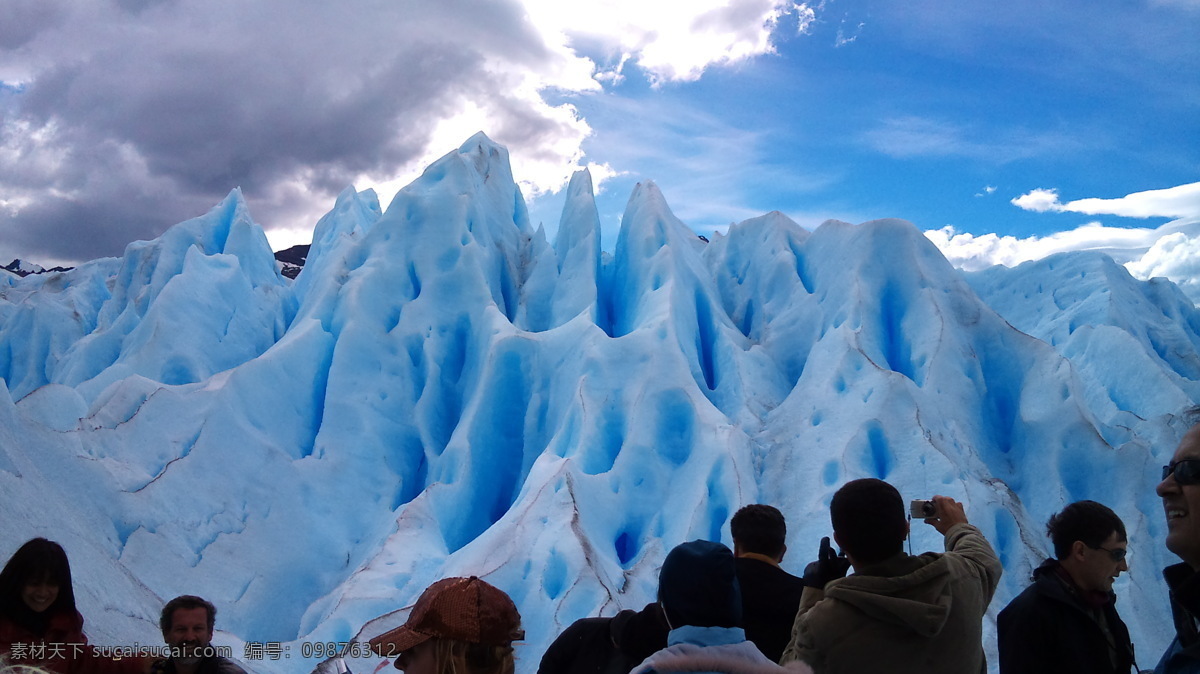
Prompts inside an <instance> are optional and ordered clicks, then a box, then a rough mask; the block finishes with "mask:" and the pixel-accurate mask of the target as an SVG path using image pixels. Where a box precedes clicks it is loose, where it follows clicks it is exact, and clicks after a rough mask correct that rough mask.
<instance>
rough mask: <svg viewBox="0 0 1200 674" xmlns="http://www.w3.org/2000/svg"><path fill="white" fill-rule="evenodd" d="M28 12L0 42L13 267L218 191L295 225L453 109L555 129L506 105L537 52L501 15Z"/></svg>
mask: <svg viewBox="0 0 1200 674" xmlns="http://www.w3.org/2000/svg"><path fill="white" fill-rule="evenodd" d="M42 4H43V3H37V2H31V3H26V2H24V1H23V0H22V2H21V3H19V5H18V6H19V8H21V11H22V12H23V13H21V14H20V19H21V21H20V25H19V26H15V25H9V24H8V23H7V20H6V22H5V28H4V29H3V32H2V33H0V39H2V40H4V41H5V42H3V43H2V44H0V79H3V78H4V77H6V75H5V73H14V72H16V73H25V75H26V77H25V78H24V79H23V86H24V89H23V91H21V92H20V93H18V94H16V95H15V96H11V98H12V99H13V100H15V105H7V106H5V107H4V108H0V114H3V115H4V117H2V118H0V159H3V160H4V161H2V162H0V241H3V242H5V243H4V246H5V248H6V249H8V248H15V247H17V246H20V247H21V250H22V251H28V252H27V256H29V257H31V258H36V257H37V256H47V257H52V258H55V259H68V260H69V259H75V260H79V259H87V258H90V257H95V256H98V255H115V254H119V253H120V251H121V249H123V247H124V245H125V244H126V243H128V242H129V241H131V240H134V239H136V238H147V237H152V236H156V235H157V234H158V233H160V232H161V231H162V230H163V229H165V228H166V227H167V226H169V225H171V224H173V223H174V222H177V221H179V220H182V219H185V218H187V217H192V216H194V215H198V214H200V213H202V212H204V211H205V210H207V208H208V207H210V206H212V205H213V204H215V203H216V202H217V201H218V200H220V199H221V198H222V197H224V196H225V194H226V193H227V192H228V191H229V190H230V189H231V188H233V187H236V186H241V187H242V188H243V190H244V192H245V194H246V196H247V199H248V201H249V202H250V205H251V211H252V213H253V214H254V217H255V218H256V219H257V220H258V221H260V222H262V223H264V225H266V226H271V225H288V226H297V225H306V226H311V224H312V223H311V222H309V223H297V222H291V221H287V220H288V219H289V218H295V217H302V216H304V215H308V214H310V213H311V211H310V210H308V209H310V208H312V207H315V205H316V204H317V203H318V202H321V201H322V200H323V199H327V200H328V204H327V205H332V197H333V195H335V194H336V193H337V192H338V191H340V190H341V189H343V188H344V187H345V186H346V185H348V184H350V183H351V182H352V181H353V180H354V179H355V177H356V176H359V175H361V174H364V173H368V174H372V175H379V176H387V175H391V174H393V173H394V172H396V171H397V170H398V169H399V168H400V167H402V166H403V165H404V164H405V163H406V162H411V161H413V160H414V159H416V158H418V157H420V156H421V155H422V154H423V153H424V152H425V151H426V149H427V145H428V142H429V139H430V134H431V133H432V131H433V130H434V128H435V126H436V123H437V122H438V121H439V120H441V119H445V118H447V117H449V116H452V115H453V114H454V113H455V112H456V111H458V110H459V109H461V108H462V107H463V106H464V104H465V103H467V102H474V103H476V104H480V105H484V106H486V107H487V108H488V110H489V111H491V113H492V114H493V115H494V116H497V119H495V120H494V122H495V124H496V125H497V127H500V128H502V129H509V130H510V131H511V133H512V134H513V135H515V136H519V137H521V138H522V139H525V138H531V139H534V141H535V142H534V145H535V146H536V139H537V138H538V137H539V136H540V137H542V138H544V139H550V138H555V137H557V135H558V134H559V133H561V129H560V128H558V127H559V126H560V125H561V121H559V120H555V119H552V118H550V117H548V116H547V115H545V114H543V112H542V111H541V110H540V109H538V108H537V107H536V106H533V105H531V104H530V103H529V102H528V101H527V100H524V99H522V98H520V97H519V96H518V95H517V94H515V93H514V90H515V89H516V85H517V84H518V80H519V76H518V75H516V74H514V73H519V72H522V71H527V70H532V69H537V68H540V67H543V66H542V64H544V63H545V62H546V61H548V60H549V59H550V58H551V55H550V54H549V53H547V52H546V50H545V47H544V46H543V44H542V42H541V40H540V38H539V36H538V35H537V34H536V33H535V32H534V31H533V29H532V28H531V27H530V26H529V25H528V24H527V22H525V20H524V17H523V13H522V11H521V8H520V7H519V6H518V5H517V4H516V3H515V2H498V1H495V0H453V1H442V2H436V3H430V2H394V1H386V2H385V1H380V2H370V1H366V0H364V1H363V2H356V3H350V4H345V3H326V2H303V3H301V2H290V1H289V2H284V1H283V0H265V1H260V2H254V3H248V4H247V3H241V2H221V1H219V0H218V1H217V2H199V1H195V0H162V1H157V2H156V1H153V0H122V1H119V2H116V3H115V4H108V3H92V4H91V6H85V7H83V8H79V7H75V8H72V9H70V10H65V9H57V8H58V7H65V6H59V5H53V4H50V3H45V4H44V6H45V7H47V8H48V9H46V10H45V11H39V10H38V9H37V8H38V7H39V6H42ZM63 45H71V48H70V49H63ZM16 46H20V47H21V48H20V49H17V50H14V47H16ZM7 77H9V78H10V80H12V79H14V78H15V76H14V75H11V74H10V75H7ZM488 131H489V132H490V133H493V134H494V135H495V134H497V132H496V131H495V130H488ZM447 149H449V148H447ZM298 185H300V186H303V187H306V188H307V189H306V190H304V189H299V187H298ZM298 201H299V202H304V201H308V202H311V203H298Z"/></svg>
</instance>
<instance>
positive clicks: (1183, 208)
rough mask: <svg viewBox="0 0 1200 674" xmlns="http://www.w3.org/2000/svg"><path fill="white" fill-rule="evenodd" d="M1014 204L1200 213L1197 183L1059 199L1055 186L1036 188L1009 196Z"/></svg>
mask: <svg viewBox="0 0 1200 674" xmlns="http://www.w3.org/2000/svg"><path fill="white" fill-rule="evenodd" d="M1012 203H1013V205H1014V206H1018V207H1020V208H1023V209H1025V210H1027V211H1035V212H1037V213H1045V212H1047V211H1053V212H1057V213H1083V214H1086V215H1119V216H1121V217H1126V218H1156V217H1161V218H1186V217H1191V216H1200V183H1190V184H1187V185H1179V186H1177V187H1169V188H1167V189H1162V190H1147V191H1145V192H1135V193H1133V194H1130V195H1127V196H1124V197H1120V198H1118V199H1097V198H1090V199H1077V200H1075V201H1069V202H1067V203H1065V204H1064V203H1060V202H1059V200H1058V190H1055V189H1043V188H1038V189H1035V190H1032V191H1030V192H1028V193H1026V194H1022V195H1021V196H1019V197H1017V198H1015V199H1013V200H1012Z"/></svg>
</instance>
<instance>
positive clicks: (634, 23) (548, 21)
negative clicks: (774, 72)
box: [524, 0, 816, 84]
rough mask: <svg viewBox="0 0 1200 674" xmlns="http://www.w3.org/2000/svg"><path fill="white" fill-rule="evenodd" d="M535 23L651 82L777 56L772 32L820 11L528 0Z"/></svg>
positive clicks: (721, 1) (701, 1) (710, 3)
mask: <svg viewBox="0 0 1200 674" xmlns="http://www.w3.org/2000/svg"><path fill="white" fill-rule="evenodd" d="M524 5H525V8H526V10H527V11H528V13H529V19H530V21H531V22H532V23H533V24H534V25H535V26H537V28H538V30H539V32H540V33H541V34H542V35H543V36H544V37H547V38H549V39H551V40H553V41H554V42H557V43H560V44H564V45H565V44H570V45H571V46H572V48H573V49H575V50H576V51H579V52H580V53H585V52H586V53H595V54H596V55H597V58H599V59H602V60H603V59H604V58H607V59H608V60H609V61H612V62H615V63H617V64H618V65H617V66H616V67H615V69H611V70H610V69H608V68H604V67H601V68H600V70H602V71H607V73H608V74H606V75H605V76H604V77H606V78H612V77H614V74H615V75H619V74H620V72H621V68H622V67H623V66H624V64H625V63H626V62H628V61H629V60H631V59H632V60H636V61H637V63H638V65H639V66H640V67H641V68H642V69H644V70H645V71H646V72H647V73H648V75H649V77H650V79H651V81H652V82H653V83H656V84H662V83H664V82H670V81H691V80H696V79H699V78H700V76H701V75H702V74H703V73H704V71H705V70H706V69H707V68H709V67H711V66H713V65H722V64H731V63H736V62H738V61H742V60H745V59H748V58H752V57H755V56H759V55H762V54H770V53H773V52H774V46H773V44H772V40H771V37H772V33H773V32H774V31H775V29H776V28H777V27H778V25H779V22H780V20H781V19H782V18H783V17H784V16H787V15H789V14H795V15H796V16H797V17H798V19H799V25H800V32H801V33H803V32H805V31H806V30H807V28H808V26H809V25H810V24H811V23H812V22H813V21H814V20H815V18H816V15H815V11H814V10H813V8H812V7H810V6H808V5H807V4H803V3H795V2H792V1H790V0H692V1H691V2H687V3H666V2H645V0H593V1H592V2H586V3H575V2H562V0H524Z"/></svg>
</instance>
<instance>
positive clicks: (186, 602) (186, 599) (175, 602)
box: [158, 594, 217, 639]
mask: <svg viewBox="0 0 1200 674" xmlns="http://www.w3.org/2000/svg"><path fill="white" fill-rule="evenodd" d="M193 608H202V609H204V610H205V611H206V612H208V631H209V632H211V631H213V627H214V626H215V625H216V624H217V607H216V606H213V605H212V602H210V601H208V600H207V599H204V598H202V597H197V596H196V595H193V594H185V595H181V596H179V597H175V598H174V599H172V600H171V601H169V602H167V605H166V606H164V607H163V609H162V615H160V616H159V617H158V627H159V629H161V630H162V633H163V638H164V639H166V638H167V633H168V632H170V631H171V625H172V623H173V622H174V619H175V611H177V610H179V609H185V610H186V609H193Z"/></svg>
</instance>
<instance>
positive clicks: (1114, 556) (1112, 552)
mask: <svg viewBox="0 0 1200 674" xmlns="http://www.w3.org/2000/svg"><path fill="white" fill-rule="evenodd" d="M1084 545H1087V543H1084ZM1088 547H1089V548H1092V546H1090V545H1088ZM1092 549H1093V550H1103V551H1105V552H1107V553H1108V558H1109V559H1111V560H1113V561H1114V562H1119V561H1121V560H1122V559H1125V555H1127V554H1129V551H1128V550H1126V549H1125V548H1099V547H1097V548H1092Z"/></svg>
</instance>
